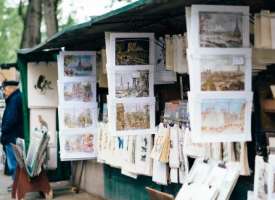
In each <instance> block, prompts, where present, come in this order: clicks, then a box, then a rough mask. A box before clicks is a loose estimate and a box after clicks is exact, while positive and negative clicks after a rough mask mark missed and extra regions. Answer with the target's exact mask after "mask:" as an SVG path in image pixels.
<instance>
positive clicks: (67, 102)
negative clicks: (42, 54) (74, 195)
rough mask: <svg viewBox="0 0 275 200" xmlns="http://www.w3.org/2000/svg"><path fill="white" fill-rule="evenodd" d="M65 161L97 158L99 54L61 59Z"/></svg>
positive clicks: (77, 53) (76, 54)
mask: <svg viewBox="0 0 275 200" xmlns="http://www.w3.org/2000/svg"><path fill="white" fill-rule="evenodd" d="M58 79H59V80H58V94H59V95H58V97H59V107H58V109H59V130H60V132H59V139H60V154H61V160H62V161H65V160H86V159H92V158H95V157H96V150H95V141H96V138H95V137H96V131H97V129H96V124H97V102H96V53H95V52H91V51H63V52H61V53H60V54H59V57H58Z"/></svg>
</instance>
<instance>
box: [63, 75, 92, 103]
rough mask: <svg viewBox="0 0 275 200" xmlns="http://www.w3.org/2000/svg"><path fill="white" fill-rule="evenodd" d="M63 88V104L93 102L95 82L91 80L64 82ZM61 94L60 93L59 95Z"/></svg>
mask: <svg viewBox="0 0 275 200" xmlns="http://www.w3.org/2000/svg"><path fill="white" fill-rule="evenodd" d="M61 87H63V95H64V102H66V103H73V102H75V103H89V102H95V101H96V99H95V92H96V82H95V81H92V80H79V81H66V82H64V84H62V85H61ZM61 94H62V93H61Z"/></svg>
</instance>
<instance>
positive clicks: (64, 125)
mask: <svg viewBox="0 0 275 200" xmlns="http://www.w3.org/2000/svg"><path fill="white" fill-rule="evenodd" d="M96 124H97V105H96V104H92V105H83V104H74V105H71V106H62V107H59V125H60V130H62V131H65V130H81V129H91V128H95V127H96Z"/></svg>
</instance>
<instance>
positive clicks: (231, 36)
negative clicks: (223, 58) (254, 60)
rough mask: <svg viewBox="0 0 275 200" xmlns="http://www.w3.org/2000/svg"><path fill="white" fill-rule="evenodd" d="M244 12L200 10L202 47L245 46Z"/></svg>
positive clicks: (200, 39)
mask: <svg viewBox="0 0 275 200" xmlns="http://www.w3.org/2000/svg"><path fill="white" fill-rule="evenodd" d="M242 34H243V13H241V12H240V13H236V12H232V13H231V12H202V11H201V12H199V37H200V38H199V41H200V47H221V48H225V47H229V48H240V47H242V46H243V35H242Z"/></svg>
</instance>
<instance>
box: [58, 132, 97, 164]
mask: <svg viewBox="0 0 275 200" xmlns="http://www.w3.org/2000/svg"><path fill="white" fill-rule="evenodd" d="M59 138H60V139H59V140H60V158H61V161H70V160H88V159H93V158H96V130H90V131H82V132H80V133H67V132H61V133H60V134H59Z"/></svg>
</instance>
